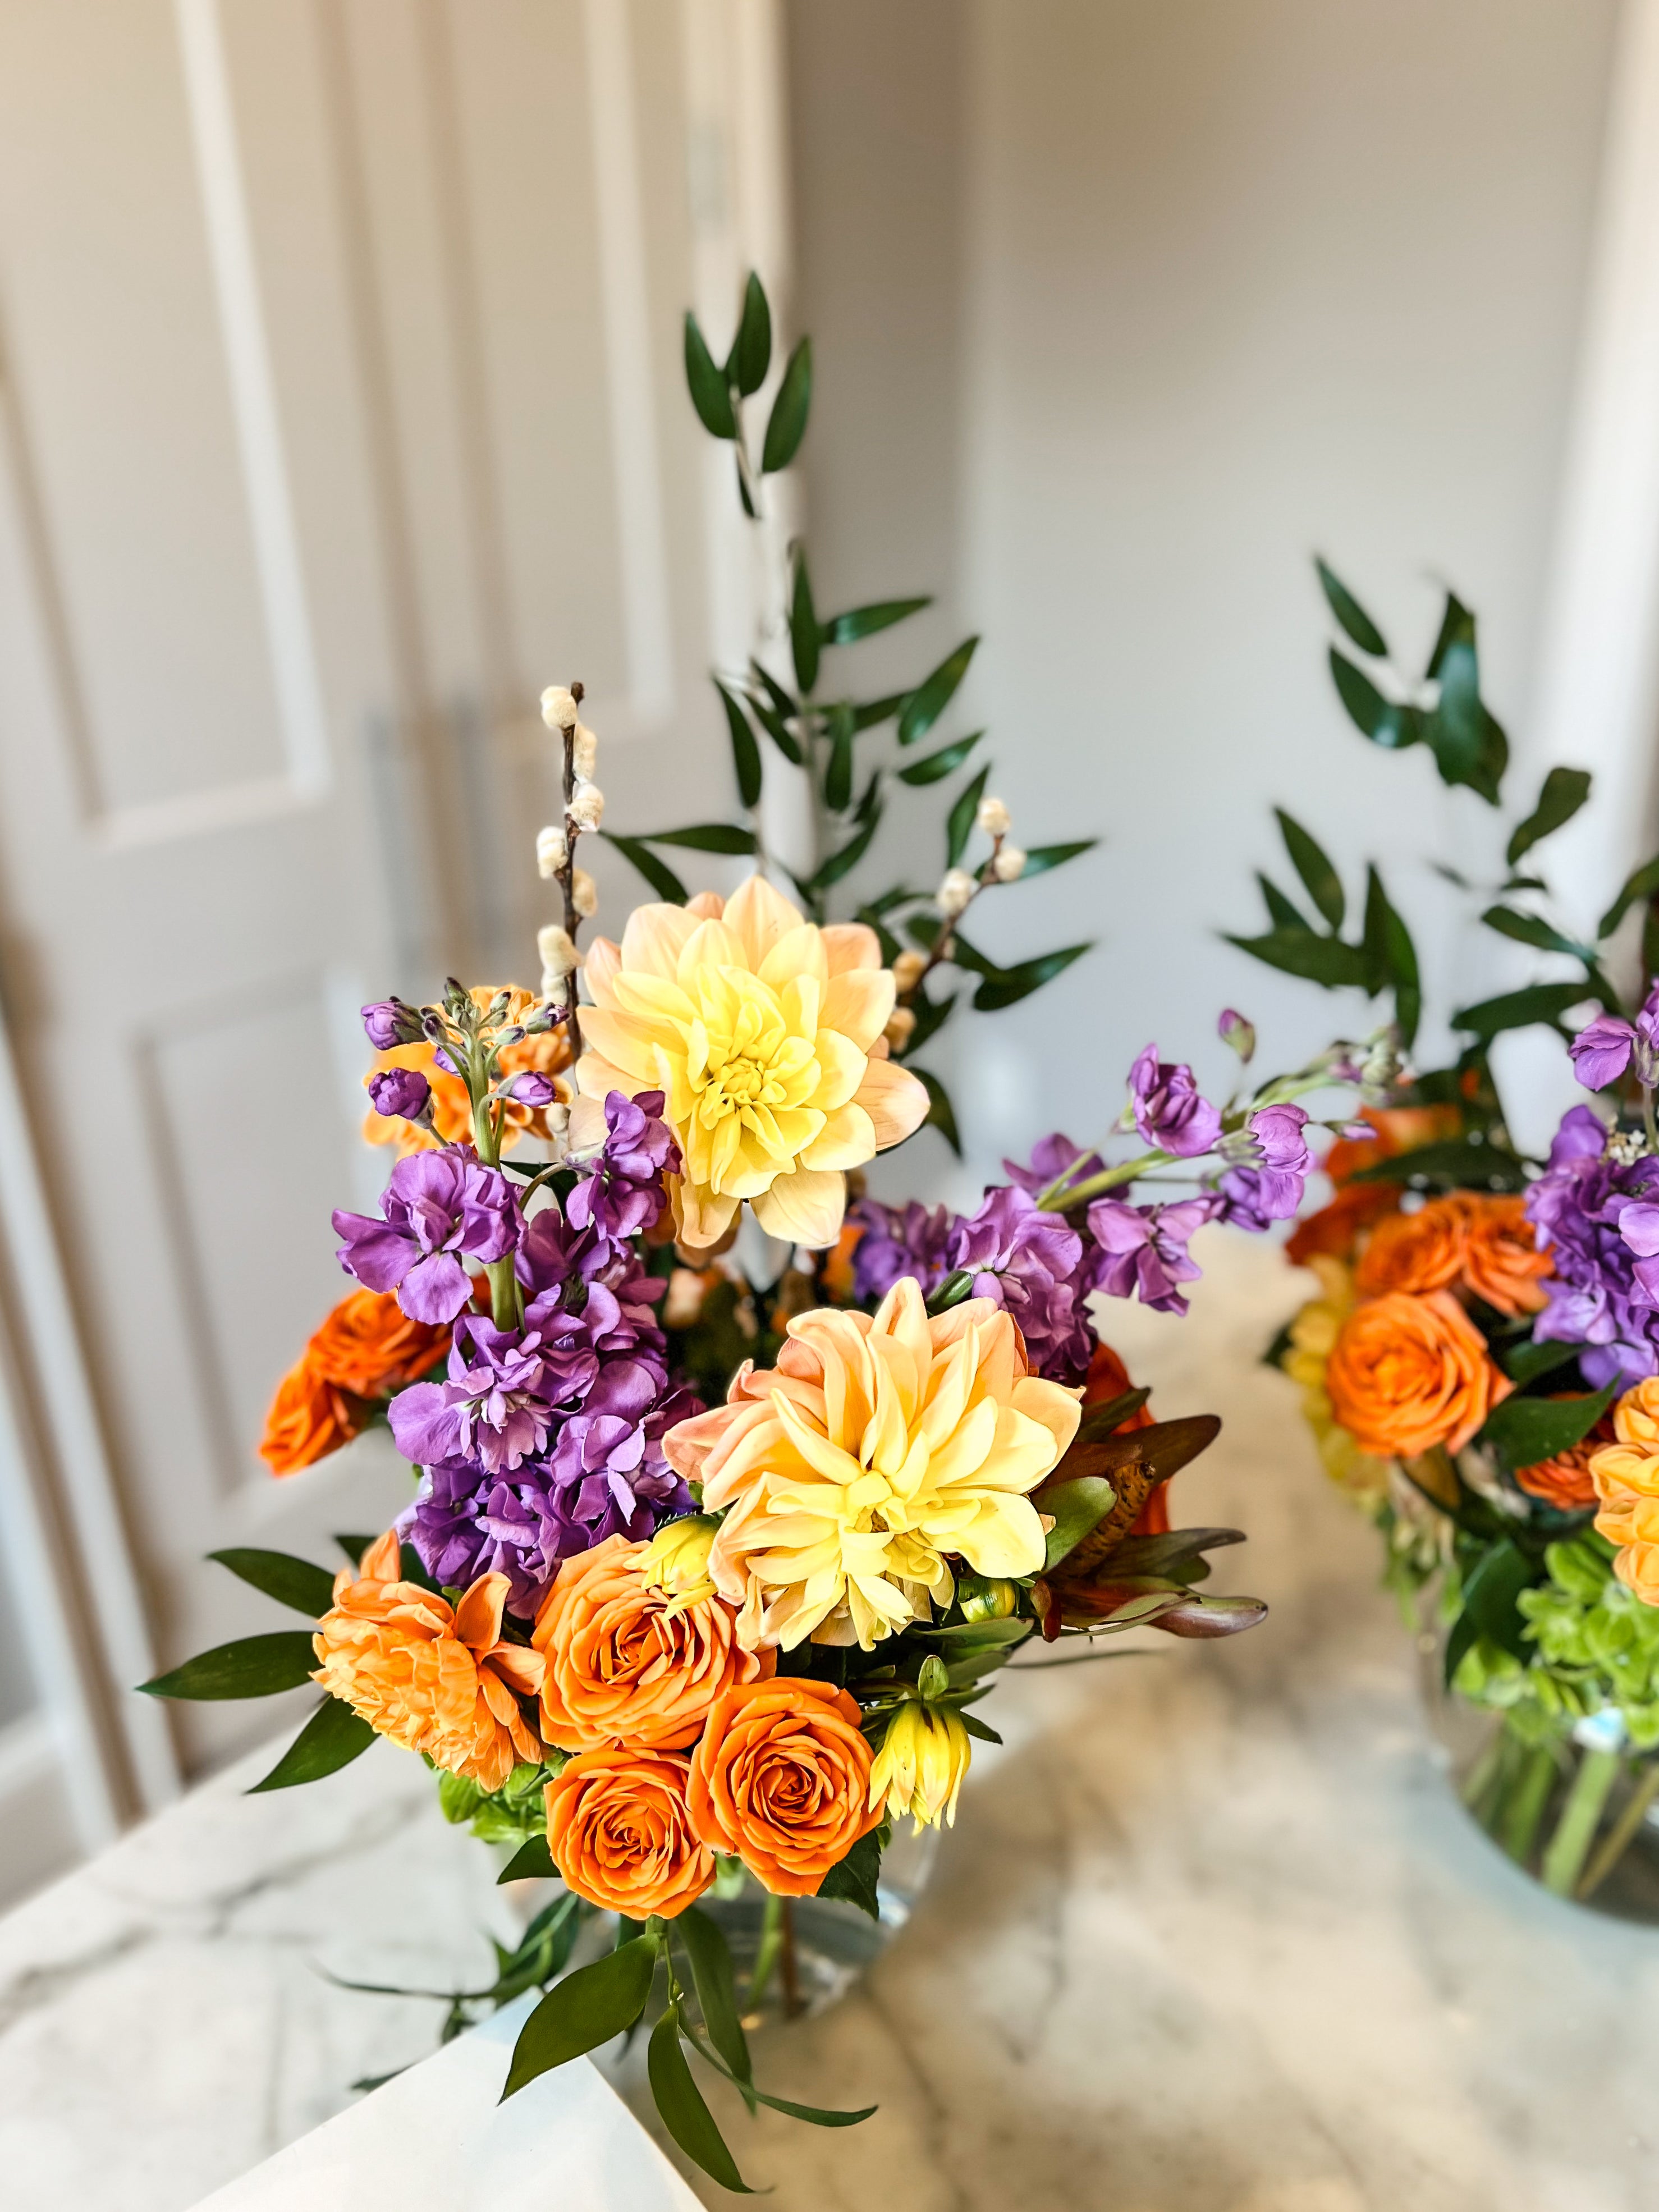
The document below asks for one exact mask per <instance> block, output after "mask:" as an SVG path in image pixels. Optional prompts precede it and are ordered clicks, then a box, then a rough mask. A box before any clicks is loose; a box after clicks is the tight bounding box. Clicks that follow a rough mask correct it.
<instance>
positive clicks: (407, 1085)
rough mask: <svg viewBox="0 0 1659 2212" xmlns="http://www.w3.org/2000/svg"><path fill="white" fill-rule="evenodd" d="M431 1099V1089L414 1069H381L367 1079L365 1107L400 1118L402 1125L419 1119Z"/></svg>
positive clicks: (417, 1070) (423, 1077) (418, 1071)
mask: <svg viewBox="0 0 1659 2212" xmlns="http://www.w3.org/2000/svg"><path fill="white" fill-rule="evenodd" d="M431 1096H432V1085H430V1084H429V1083H428V1081H427V1079H426V1078H425V1076H423V1075H422V1073H421V1072H420V1070H419V1069H418V1068H415V1067H383V1068H382V1069H381V1070H380V1073H379V1074H378V1075H371V1076H370V1077H369V1079H368V1103H369V1104H370V1105H371V1106H372V1107H373V1108H374V1111H375V1112H376V1113H377V1114H401V1115H403V1117H404V1120H405V1121H416V1120H418V1119H419V1117H420V1116H421V1115H422V1114H423V1113H424V1112H425V1111H426V1105H427V1101H428V1099H429V1098H430V1097H431Z"/></svg>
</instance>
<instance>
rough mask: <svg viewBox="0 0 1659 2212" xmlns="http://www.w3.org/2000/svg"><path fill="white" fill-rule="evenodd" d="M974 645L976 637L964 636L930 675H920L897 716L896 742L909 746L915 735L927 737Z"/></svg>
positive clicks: (965, 670)
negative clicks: (918, 681) (918, 680)
mask: <svg viewBox="0 0 1659 2212" xmlns="http://www.w3.org/2000/svg"><path fill="white" fill-rule="evenodd" d="M978 646H979V640H978V638H976V637H969V638H964V639H963V641H962V643H961V644H960V645H959V646H958V647H957V649H956V651H955V652H954V653H947V654H946V655H945V659H943V660H941V661H940V663H939V666H938V667H937V668H936V669H934V670H933V673H932V674H931V675H930V676H924V677H923V678H922V680H921V683H920V684H917V686H916V688H915V690H914V691H912V692H911V693H910V695H909V696H908V698H907V699H906V701H905V702H904V708H903V712H902V714H900V716H899V725H898V741H899V743H900V744H902V745H913V744H915V742H916V739H917V738H925V737H926V736H927V732H928V731H929V730H931V729H932V728H933V725H934V723H935V722H936V721H938V720H939V716H940V715H941V714H943V713H944V712H945V708H947V707H948V706H949V705H950V703H951V700H952V699H954V698H955V696H956V695H957V687H958V686H959V685H960V684H961V682H962V679H963V677H964V676H965V675H966V674H967V673H968V664H969V662H970V661H971V660H972V659H973V657H974V654H975V651H976V650H977V649H978Z"/></svg>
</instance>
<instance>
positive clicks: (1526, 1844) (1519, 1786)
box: [1498, 1743, 1555, 1866]
mask: <svg viewBox="0 0 1659 2212" xmlns="http://www.w3.org/2000/svg"><path fill="white" fill-rule="evenodd" d="M1554 1779H1555V1760H1554V1759H1553V1757H1552V1756H1551V1753H1550V1749H1549V1747H1548V1745H1547V1744H1542V1743H1538V1744H1534V1745H1533V1746H1532V1747H1531V1748H1530V1750H1529V1751H1528V1753H1527V1754H1526V1757H1525V1759H1524V1761H1523V1763H1522V1767H1521V1771H1520V1773H1519V1774H1518V1775H1517V1776H1516V1780H1515V1784H1514V1787H1513V1788H1512V1789H1511V1790H1510V1791H1509V1792H1508V1794H1507V1796H1506V1800H1505V1802H1504V1807H1503V1810H1502V1814H1501V1816H1500V1819H1499V1824H1498V1842H1499V1843H1500V1844H1502V1845H1503V1847H1504V1850H1506V1851H1507V1852H1508V1853H1509V1855H1510V1857H1511V1858H1512V1859H1513V1860H1514V1861H1515V1863H1516V1865H1517V1866H1524V1865H1525V1864H1526V1863H1527V1861H1528V1859H1529V1858H1530V1857H1532V1847H1533V1844H1534V1842H1535V1841H1536V1839H1537V1836H1538V1828H1539V1823H1540V1822H1541V1820H1543V1817H1544V1808H1545V1806H1546V1805H1547V1803H1548V1802H1549V1794H1550V1784H1552V1783H1553V1781H1554Z"/></svg>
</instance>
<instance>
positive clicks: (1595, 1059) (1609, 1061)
mask: <svg viewBox="0 0 1659 2212" xmlns="http://www.w3.org/2000/svg"><path fill="white" fill-rule="evenodd" d="M1644 1012H1645V1009H1644ZM1636 1041H1637V1040H1636V1031H1635V1030H1633V1029H1632V1027H1631V1025H1630V1024H1629V1023H1628V1022H1627V1021H1625V1020H1623V1019H1622V1018H1620V1016H1619V1015H1617V1014H1598V1015H1597V1016H1596V1017H1595V1020H1594V1021H1593V1022H1591V1023H1590V1024H1589V1025H1588V1026H1587V1027H1586V1028H1584V1029H1582V1030H1579V1032H1578V1034H1577V1036H1576V1037H1574V1039H1573V1041H1572V1042H1571V1044H1570V1045H1569V1046H1568V1047H1567V1050H1568V1052H1569V1053H1570V1054H1571V1056H1572V1068H1573V1073H1574V1074H1575V1075H1576V1076H1577V1078H1578V1080H1579V1081H1580V1082H1581V1083H1582V1084H1583V1086H1584V1088H1585V1090H1586V1091H1604V1090H1606V1088H1607V1085H1608V1084H1609V1083H1616V1082H1617V1081H1618V1080H1619V1079H1620V1076H1621V1075H1622V1074H1623V1073H1625V1070H1626V1068H1627V1067H1628V1066H1630V1062H1631V1054H1632V1052H1633V1051H1634V1049H1635V1048H1636Z"/></svg>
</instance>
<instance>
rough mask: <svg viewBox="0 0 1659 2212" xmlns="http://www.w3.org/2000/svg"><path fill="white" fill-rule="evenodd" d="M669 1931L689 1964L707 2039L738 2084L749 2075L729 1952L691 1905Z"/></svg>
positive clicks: (719, 1935) (712, 1925) (714, 1925)
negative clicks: (679, 1945)
mask: <svg viewBox="0 0 1659 2212" xmlns="http://www.w3.org/2000/svg"><path fill="white" fill-rule="evenodd" d="M673 1932H674V1934H675V1935H676V1936H678V1938H679V1940H680V1942H681V1943H682V1944H683V1945H684V1948H685V1955H686V1957H687V1958H688V1959H689V1960H690V1962H691V1980H692V1984H693V1985H694V1987H695V1988H696V1992H697V2004H698V2006H699V2008H700V2009H701V2011H702V2018H703V2025H704V2027H706V2028H707V2029H708V2039H709V2041H710V2042H711V2043H712V2044H713V2045H714V2048H715V2050H716V2051H719V2053H720V2057H722V2058H723V2059H724V2060H725V2062H726V2065H727V2067H728V2068H729V2069H731V2072H732V2075H733V2077H734V2078H735V2079H736V2080H737V2081H739V2082H744V2081H748V2080H749V2079H750V2071H751V2069H750V2061H749V2044H748V2041H747V2039H746V2038H745V2037H744V2032H743V2022H742V2021H741V2019H740V2018H739V2017H738V1993H737V1987H736V1984H735V1983H734V1981H733V1978H732V1953H731V1948H730V1947H729V1945H728V1944H727V1942H726V1937H725V1936H724V1935H723V1934H722V1933H721V1931H720V1927H719V1925H718V1924H717V1923H715V1922H714V1921H713V1920H711V1919H710V1918H709V1917H708V1914H707V1913H706V1912H700V1911H698V1910H697V1908H696V1905H690V1906H688V1907H687V1909H686V1911H684V1912H682V1913H681V1914H680V1915H679V1916H678V1918H677V1919H676V1920H675V1922H674V1923H673Z"/></svg>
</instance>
